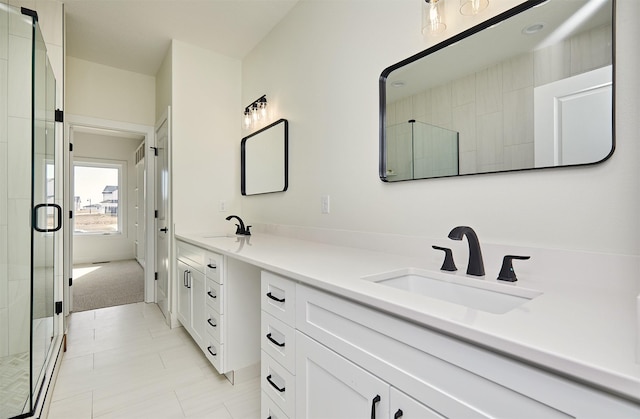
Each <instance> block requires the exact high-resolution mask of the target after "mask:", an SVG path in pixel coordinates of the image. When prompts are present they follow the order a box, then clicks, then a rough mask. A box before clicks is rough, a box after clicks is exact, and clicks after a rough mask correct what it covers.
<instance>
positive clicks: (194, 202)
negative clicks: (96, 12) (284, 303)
mask: <svg viewBox="0 0 640 419" xmlns="http://www.w3.org/2000/svg"><path fill="white" fill-rule="evenodd" d="M171 54H172V57H171V58H172V68H171V72H172V77H171V80H172V87H171V88H172V94H171V95H172V97H171V102H172V124H173V125H172V144H173V152H172V161H173V168H172V185H173V216H174V223H175V229H176V232H178V233H179V232H195V231H202V232H217V231H222V230H223V229H225V228H228V227H229V224H230V223H229V222H228V221H225V219H224V218H225V217H226V216H227V215H229V214H230V213H231V212H220V211H219V209H218V208H219V203H220V201H225V202H226V203H227V205H228V208H229V211H235V210H237V209H238V208H239V195H240V173H239V172H240V171H239V167H240V126H241V113H240V112H239V111H238V110H239V109H240V106H241V105H240V61H239V60H236V59H232V58H228V57H225V56H222V55H219V54H216V53H213V52H210V51H207V50H204V49H202V48H199V47H195V46H191V45H188V44H185V43H183V42H179V41H175V40H174V41H173V43H172V49H171Z"/></svg>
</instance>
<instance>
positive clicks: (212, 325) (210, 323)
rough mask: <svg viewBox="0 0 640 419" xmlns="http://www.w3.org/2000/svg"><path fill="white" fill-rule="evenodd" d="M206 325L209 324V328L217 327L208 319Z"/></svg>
mask: <svg viewBox="0 0 640 419" xmlns="http://www.w3.org/2000/svg"><path fill="white" fill-rule="evenodd" d="M207 323H209V326H211V327H217V326H218V325H217V324H215V323H214V322H212V321H211V319H210V318H209V319H207Z"/></svg>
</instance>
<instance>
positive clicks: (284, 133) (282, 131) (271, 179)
mask: <svg viewBox="0 0 640 419" xmlns="http://www.w3.org/2000/svg"><path fill="white" fill-rule="evenodd" d="M288 154H289V122H288V121H287V120H286V119H280V120H278V121H276V122H274V123H272V124H270V125H268V126H266V127H264V128H262V129H261V130H259V131H256V132H254V133H253V134H251V135H249V136H247V137H244V138H243V139H242V142H241V143H240V173H241V176H240V190H241V193H242V195H259V194H266V193H274V192H284V191H286V190H287V188H288V174H289V168H288V166H289V162H288Z"/></svg>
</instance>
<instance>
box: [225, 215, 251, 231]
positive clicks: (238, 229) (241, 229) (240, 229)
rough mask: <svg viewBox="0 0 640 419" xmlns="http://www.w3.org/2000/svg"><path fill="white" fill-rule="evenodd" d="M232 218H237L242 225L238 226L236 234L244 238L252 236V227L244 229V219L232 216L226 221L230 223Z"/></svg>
mask: <svg viewBox="0 0 640 419" xmlns="http://www.w3.org/2000/svg"><path fill="white" fill-rule="evenodd" d="M232 218H235V219H236V220H238V222H239V223H240V224H236V234H241V235H243V236H250V235H251V231H249V227H251V226H247V227H246V228H245V227H244V223H243V222H242V218H240V217H238V216H237V215H230V216H228V217H227V218H226V220H227V221H229V220H231V219H232Z"/></svg>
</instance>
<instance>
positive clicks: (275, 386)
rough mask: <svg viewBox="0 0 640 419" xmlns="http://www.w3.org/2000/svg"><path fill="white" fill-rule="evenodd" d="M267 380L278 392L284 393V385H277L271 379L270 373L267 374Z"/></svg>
mask: <svg viewBox="0 0 640 419" xmlns="http://www.w3.org/2000/svg"><path fill="white" fill-rule="evenodd" d="M267 381H268V382H269V384H271V386H272V387H273V388H275V389H276V390H278V391H279V392H280V393H284V387H282V388H280V387H278V385H277V384H276V383H274V382H273V381H272V380H271V374H269V375H267Z"/></svg>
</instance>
